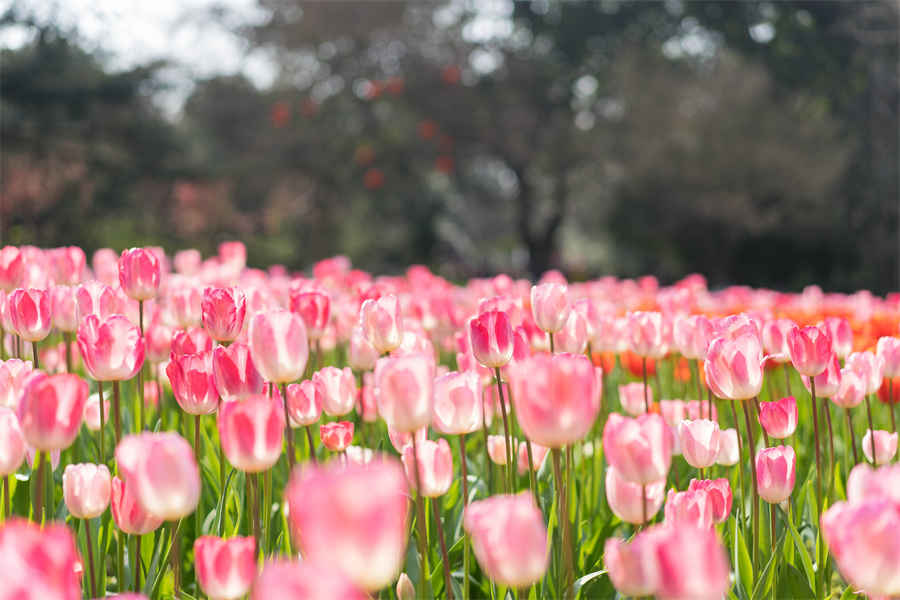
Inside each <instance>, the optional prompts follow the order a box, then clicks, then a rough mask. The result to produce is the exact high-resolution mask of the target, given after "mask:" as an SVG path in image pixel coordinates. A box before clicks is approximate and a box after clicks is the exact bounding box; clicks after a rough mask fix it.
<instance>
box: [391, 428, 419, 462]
mask: <svg viewBox="0 0 900 600" xmlns="http://www.w3.org/2000/svg"><path fill="white" fill-rule="evenodd" d="M413 435H415V436H416V445H421V444H424V443H425V440H426V439H427V438H428V427H427V426H426V427H421V428H420V429H417V430H416V431H415V433H410V432H406V431H397V430H396V429H391V428H390V427H388V439H389V440H390V442H391V446H393V447H394V450H396V451H397V452H398V453H399V454H400V455H402V454H403V451H404V450H406V447H407V446H410V445H412V441H413Z"/></svg>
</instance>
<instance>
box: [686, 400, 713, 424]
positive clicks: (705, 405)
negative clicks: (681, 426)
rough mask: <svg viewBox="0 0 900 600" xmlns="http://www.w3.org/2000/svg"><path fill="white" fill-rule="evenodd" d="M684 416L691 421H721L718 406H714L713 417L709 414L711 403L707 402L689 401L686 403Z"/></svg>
mask: <svg viewBox="0 0 900 600" xmlns="http://www.w3.org/2000/svg"><path fill="white" fill-rule="evenodd" d="M684 414H685V415H686V417H687V418H688V419H690V420H692V421H693V420H695V419H709V420H711V421H718V419H719V411H718V409H717V408H716V405H715V404H713V406H712V416H710V414H709V402H706V401H705V400H688V401H687V402H684Z"/></svg>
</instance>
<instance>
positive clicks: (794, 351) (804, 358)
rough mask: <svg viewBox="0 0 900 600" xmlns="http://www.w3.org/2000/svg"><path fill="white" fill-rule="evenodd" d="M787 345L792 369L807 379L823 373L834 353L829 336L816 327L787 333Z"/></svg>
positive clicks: (796, 329) (797, 328)
mask: <svg viewBox="0 0 900 600" xmlns="http://www.w3.org/2000/svg"><path fill="white" fill-rule="evenodd" d="M787 345H788V351H789V352H790V355H791V363H792V364H793V365H794V368H795V369H797V371H798V372H799V373H800V374H801V375H806V376H807V377H815V376H816V375H818V374H819V373H821V372H822V371H824V370H825V369H826V368H827V367H828V363H829V362H830V361H831V355H832V354H833V352H834V351H833V349H832V343H831V336H829V335H828V333H827V332H825V331H823V330H822V329H819V328H818V327H804V328H802V329H801V328H799V327H794V328H793V329H791V330H790V332H788V336H787Z"/></svg>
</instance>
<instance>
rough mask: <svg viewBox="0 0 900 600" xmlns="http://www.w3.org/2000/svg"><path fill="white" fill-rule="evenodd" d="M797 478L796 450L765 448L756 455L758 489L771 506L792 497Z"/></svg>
mask: <svg viewBox="0 0 900 600" xmlns="http://www.w3.org/2000/svg"><path fill="white" fill-rule="evenodd" d="M796 477H797V465H796V458H795V455H794V449H793V448H791V447H790V446H775V447H774V448H763V449H761V450H760V451H759V452H758V453H757V454H756V489H757V490H758V491H759V496H760V498H762V499H763V500H765V501H766V502H768V503H770V504H779V503H781V502H784V501H785V500H787V499H788V498H790V497H791V492H793V491H794V482H795V480H796Z"/></svg>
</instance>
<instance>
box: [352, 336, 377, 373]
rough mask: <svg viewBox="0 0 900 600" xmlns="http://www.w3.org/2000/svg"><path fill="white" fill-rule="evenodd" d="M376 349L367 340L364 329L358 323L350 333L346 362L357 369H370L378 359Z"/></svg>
mask: <svg viewBox="0 0 900 600" xmlns="http://www.w3.org/2000/svg"><path fill="white" fill-rule="evenodd" d="M378 354H379V353H378V350H376V349H375V346H373V345H372V343H371V342H369V338H367V337H366V334H365V331H363V328H362V327H361V326H359V325H357V326H356V327H354V328H353V331H352V332H351V334H350V349H349V350H348V353H347V364H349V365H350V367H351V368H353V369H355V370H357V371H371V370H372V369H374V368H375V361H377V360H378Z"/></svg>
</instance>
